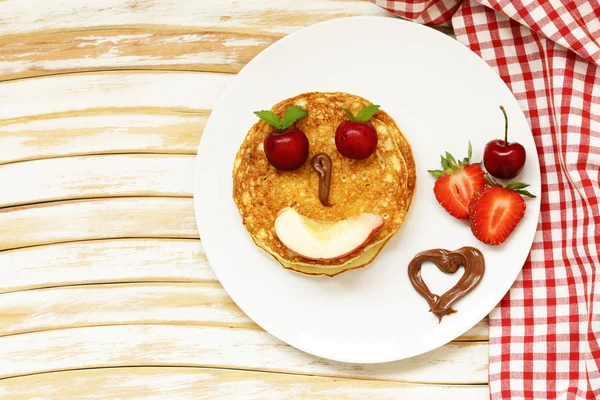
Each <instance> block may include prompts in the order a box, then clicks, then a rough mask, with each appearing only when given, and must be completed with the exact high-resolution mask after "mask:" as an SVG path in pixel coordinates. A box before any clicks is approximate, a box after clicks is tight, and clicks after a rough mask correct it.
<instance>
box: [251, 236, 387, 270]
mask: <svg viewBox="0 0 600 400" xmlns="http://www.w3.org/2000/svg"><path fill="white" fill-rule="evenodd" d="M388 240H389V239H386V240H384V241H383V242H380V243H377V244H374V245H372V246H370V247H367V248H365V251H364V252H363V253H362V254H361V255H360V256H359V257H357V258H355V259H354V260H352V261H351V262H349V263H348V264H345V265H343V266H340V267H329V268H322V267H315V266H306V265H301V264H292V263H289V262H287V261H283V260H281V259H279V258H277V256H273V257H274V258H275V260H277V262H279V264H281V266H282V267H283V268H285V269H289V270H291V271H294V272H299V273H301V274H304V275H313V276H317V275H327V276H336V275H339V274H341V273H342V272H347V271H351V270H353V269H359V268H362V267H365V266H367V265H369V264H370V263H372V262H373V260H375V258H376V257H377V255H378V254H379V253H380V252H381V250H382V249H383V247H384V246H385V245H386V244H387V242H388ZM259 247H260V246H259Z"/></svg>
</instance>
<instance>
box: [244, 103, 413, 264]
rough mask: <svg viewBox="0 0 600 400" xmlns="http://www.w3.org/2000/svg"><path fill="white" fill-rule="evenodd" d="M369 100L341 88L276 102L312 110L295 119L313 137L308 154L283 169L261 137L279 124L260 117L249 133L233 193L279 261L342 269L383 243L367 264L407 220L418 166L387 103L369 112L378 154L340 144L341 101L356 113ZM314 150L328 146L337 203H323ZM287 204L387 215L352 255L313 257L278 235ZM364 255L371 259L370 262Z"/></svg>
mask: <svg viewBox="0 0 600 400" xmlns="http://www.w3.org/2000/svg"><path fill="white" fill-rule="evenodd" d="M370 104H372V103H371V102H369V101H368V100H366V99H363V98H361V97H358V96H355V95H351V94H347V93H339V92H337V93H321V92H311V93H304V94H301V95H298V96H296V97H293V98H290V99H287V100H284V101H282V102H280V103H278V104H276V105H275V106H274V107H273V108H272V111H273V112H275V113H276V114H278V115H279V116H280V117H282V116H283V114H284V112H285V110H286V109H287V107H288V106H290V105H298V106H301V107H303V108H304V109H306V110H307V112H308V115H307V116H306V117H304V118H302V119H301V120H299V121H297V122H296V123H295V127H296V128H298V129H301V130H302V131H303V132H304V133H305V134H306V136H307V137H308V140H309V143H310V150H309V156H308V160H307V162H306V163H305V164H304V165H303V166H302V167H301V168H300V169H298V170H296V171H291V172H286V171H279V170H277V169H275V168H274V167H273V166H271V165H270V164H269V162H268V160H267V158H266V155H265V153H264V149H263V141H264V138H265V137H266V135H268V134H269V133H270V132H272V131H273V130H274V128H272V127H271V126H270V125H268V124H267V123H266V122H264V121H258V122H257V123H256V124H254V126H252V128H251V129H250V131H249V132H248V134H247V136H246V138H245V139H244V142H243V143H242V145H241V147H240V149H239V151H238V153H237V156H236V159H235V164H234V168H233V198H234V201H235V203H236V205H237V207H238V209H239V212H240V214H241V216H242V220H243V223H244V226H245V227H246V229H247V230H248V232H249V234H250V235H251V236H252V239H253V240H254V241H255V243H256V244H257V245H258V246H259V247H260V248H262V249H263V250H265V251H266V252H267V253H269V254H271V255H272V256H273V257H275V258H276V259H277V260H278V261H280V263H287V264H291V265H297V266H298V268H293V269H295V270H299V269H302V268H300V267H303V268H304V267H318V268H338V269H339V268H340V267H346V266H350V265H351V263H352V262H353V261H354V260H356V259H357V258H359V257H361V256H362V255H363V253H364V252H365V250H366V249H368V248H371V247H373V246H374V245H377V244H382V245H381V246H380V247H379V248H378V250H377V252H375V253H374V254H375V255H374V256H373V257H372V258H369V257H367V258H365V257H363V258H362V259H361V260H363V263H362V264H361V263H359V264H358V266H364V265H366V264H368V263H369V262H371V261H372V260H373V258H374V257H375V256H376V255H377V253H378V252H379V251H380V250H381V248H382V247H383V245H384V244H385V242H386V241H387V240H388V239H389V238H390V237H391V236H392V235H394V234H395V233H396V232H397V231H398V229H399V228H400V226H401V225H402V223H403V222H404V219H405V218H406V214H407V212H408V210H409V207H410V202H411V200H412V195H413V191H414V188H415V180H416V170H415V164H414V159H413V156H412V151H411V148H410V145H409V143H408V141H407V140H406V138H405V137H404V136H403V135H402V133H401V132H400V130H399V129H398V127H397V125H396V123H395V122H394V120H393V119H392V118H391V117H390V116H389V115H388V114H387V113H386V112H384V111H382V110H379V111H378V112H377V113H375V115H374V116H373V117H372V118H371V120H370V122H371V123H372V124H373V126H374V127H375V129H376V130H377V134H378V144H377V149H376V151H375V154H373V155H371V156H370V157H369V158H367V159H365V160H351V159H348V158H346V157H344V156H342V155H341V154H340V153H339V152H338V151H337V148H336V146H335V131H336V129H337V127H338V126H339V125H340V124H341V123H342V122H344V121H347V120H348V116H347V114H346V113H345V112H344V111H343V110H342V107H343V108H347V109H349V110H350V111H352V112H353V113H354V114H356V113H358V111H360V110H361V109H362V108H363V107H365V106H367V105H370ZM316 153H326V154H327V155H329V157H330V158H331V160H332V166H333V167H332V176H331V187H330V195H329V201H330V203H331V204H332V207H325V206H323V205H322V204H321V203H320V201H319V196H318V183H319V179H318V176H317V173H316V172H315V171H314V170H313V169H312V167H311V165H310V162H309V161H310V159H311V158H312V156H313V155H315V154H316ZM288 206H291V207H294V208H295V209H296V210H297V211H298V212H299V213H301V214H302V215H304V216H307V217H309V218H313V219H316V220H326V221H339V220H343V219H346V218H349V217H351V216H354V215H357V214H359V213H361V212H367V213H373V214H378V215H380V216H382V217H383V218H384V221H385V223H384V226H383V228H382V229H381V230H380V231H378V232H377V233H376V234H374V235H373V236H372V237H371V238H369V240H368V241H367V242H366V243H364V244H363V246H361V247H360V248H358V249H357V250H356V251H355V252H353V253H351V254H350V255H347V256H345V257H342V258H339V259H335V260H311V259H308V258H305V257H302V256H301V255H299V254H297V253H295V252H293V251H291V250H289V249H288V248H287V247H285V246H284V245H283V244H282V243H281V242H280V241H279V239H278V238H277V235H276V233H275V229H274V222H275V218H276V216H277V212H278V211H279V210H281V209H282V208H284V207H288ZM366 259H368V262H364V260H366ZM352 265H356V264H352ZM353 268H356V267H353ZM305 269H306V270H307V271H312V270H309V269H308V268H305ZM349 269H351V268H349ZM300 272H302V271H300ZM312 272H314V271H312Z"/></svg>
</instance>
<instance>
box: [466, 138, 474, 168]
mask: <svg viewBox="0 0 600 400" xmlns="http://www.w3.org/2000/svg"><path fill="white" fill-rule="evenodd" d="M472 155H473V147H471V141H470V140H469V151H468V153H467V158H466V160H467V161H466V162H465V164H468V163H469V162H470V161H471V156H472Z"/></svg>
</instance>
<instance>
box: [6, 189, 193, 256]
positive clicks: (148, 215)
mask: <svg viewBox="0 0 600 400" xmlns="http://www.w3.org/2000/svg"><path fill="white" fill-rule="evenodd" d="M0 226H1V227H2V229H1V230H0V250H8V249H13V248H19V247H27V246H37V245H43V244H48V243H60V242H69V241H78V240H90V239H108V238H122V237H125V238H139V237H156V238H161V237H175V238H197V237H198V228H197V227H196V221H195V219H194V207H193V204H192V199H189V198H159V197H156V198H153V197H147V198H139V197H137V198H136V197H133V198H121V199H119V198H115V199H92V200H76V201H65V202H57V203H45V204H40V205H36V206H24V207H14V208H5V209H2V210H0ZM13 232H19V234H18V235H14V234H13Z"/></svg>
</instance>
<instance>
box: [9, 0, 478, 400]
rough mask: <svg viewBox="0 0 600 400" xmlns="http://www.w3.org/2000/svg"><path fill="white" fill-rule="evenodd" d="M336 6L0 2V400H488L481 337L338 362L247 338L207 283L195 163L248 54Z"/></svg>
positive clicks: (342, 5)
mask: <svg viewBox="0 0 600 400" xmlns="http://www.w3.org/2000/svg"><path fill="white" fill-rule="evenodd" d="M349 15H382V16H383V15H387V14H386V13H385V12H384V11H382V10H381V9H379V8H378V7H376V6H374V5H372V4H370V3H368V2H366V1H354V0H302V1H300V0H298V1H292V0H289V1H281V0H239V1H225V0H200V1H187V0H88V1H82V0H63V1H60V2H58V1H41V0H38V1H35V0H30V1H24V0H4V1H0V35H1V36H0V81H1V82H0V183H1V188H2V189H1V190H0V207H1V209H0V293H1V294H0V379H1V380H0V398H1V399H7V400H20V399H69V400H75V399H111V400H116V399H165V400H175V399H303V398H307V399H317V398H318V399H361V400H362V399H369V398H372V399H400V398H403V399H404V398H405V399H413V400H414V399H461V400H470V399H478V400H479V399H486V398H487V396H488V388H487V355H488V354H487V353H488V343H487V322H486V321H483V322H482V323H481V324H479V325H478V326H476V327H475V328H473V329H472V330H471V331H469V332H468V333H467V334H466V335H464V336H462V337H460V338H459V339H458V340H456V341H454V342H452V343H450V344H448V345H446V346H444V347H442V348H440V349H437V350H435V351H432V352H430V353H428V354H424V355H421V356H418V357H415V358H413V359H410V360H405V361H402V362H396V363H390V364H385V365H363V366H361V365H347V364H342V363H336V362H330V361H326V360H322V359H319V358H316V357H313V356H310V355H307V354H304V353H302V352H300V351H298V350H296V349H294V348H291V347H289V346H287V345H285V344H283V343H281V342H280V341H279V340H277V339H275V338H273V337H272V336H271V335H269V334H268V333H266V332H264V331H262V330H261V329H259V328H258V327H257V326H256V325H255V324H254V323H253V322H252V321H251V320H250V319H249V318H248V317H246V316H245V315H244V314H243V313H242V312H241V311H240V310H239V309H238V308H237V306H236V305H235V304H234V303H233V302H232V301H231V299H230V298H229V297H228V296H227V294H226V293H225V291H224V290H223V288H222V287H221V286H220V285H219V283H218V281H217V280H216V279H215V276H214V275H213V272H212V270H211V268H210V265H209V264H208V262H207V260H206V256H205V254H204V252H203V249H202V242H201V240H199V238H198V232H197V230H196V224H195V220H194V211H193V207H192V171H193V165H194V155H195V153H196V150H197V147H198V143H199V141H200V138H201V135H202V129H203V127H204V124H205V123H206V120H207V118H208V115H209V114H210V110H211V108H212V107H213V106H214V104H215V102H216V100H217V99H218V97H219V95H220V94H221V93H222V92H223V90H224V89H225V87H226V86H227V85H228V84H229V83H230V82H231V81H232V79H233V77H234V75H235V73H236V72H237V71H239V70H240V69H241V68H242V67H243V66H244V65H245V64H246V63H247V62H248V61H249V60H250V59H252V57H253V56H255V55H256V54H257V53H259V52H260V51H261V50H263V49H264V48H265V47H267V46H268V45H270V44H271V43H273V42H275V41H276V40H278V39H279V38H281V37H282V36H284V35H285V34H287V33H290V32H293V31H296V30H298V29H300V28H302V27H304V26H307V25H310V24H314V23H316V22H319V21H324V20H327V19H331V18H337V17H343V16H349Z"/></svg>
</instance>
